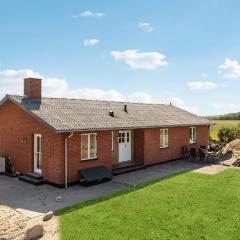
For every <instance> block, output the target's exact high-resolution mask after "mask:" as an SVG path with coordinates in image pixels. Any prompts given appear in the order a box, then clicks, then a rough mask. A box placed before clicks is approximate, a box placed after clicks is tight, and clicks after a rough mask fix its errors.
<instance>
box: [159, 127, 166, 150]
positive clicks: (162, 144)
mask: <svg viewBox="0 0 240 240" xmlns="http://www.w3.org/2000/svg"><path fill="white" fill-rule="evenodd" d="M166 147H168V129H167V128H164V129H160V148H166Z"/></svg>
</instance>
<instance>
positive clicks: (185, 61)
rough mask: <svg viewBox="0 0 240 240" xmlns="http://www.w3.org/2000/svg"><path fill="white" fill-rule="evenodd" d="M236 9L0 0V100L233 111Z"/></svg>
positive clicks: (230, 2)
mask: <svg viewBox="0 0 240 240" xmlns="http://www.w3.org/2000/svg"><path fill="white" fill-rule="evenodd" d="M239 9H240V1H237V0H225V1H223V0H222V1H221V0H219V1H216V0H208V1H197V0H196V1H190V0H189V1H187V0H183V1H173V0H172V1H171V0H170V1H157V0H147V1H144V0H141V1H139V0H138V1H137V0H128V1H127V0H125V1H124V0H123V1H110V0H105V1H100V0H96V1H80V0H78V1H73V0H71V1H56V0H51V1H47V0H41V1H30V0H24V1H23V0H22V1H21V0H16V1H13V0H2V1H1V2H0V30H1V37H0V95H1V96H3V95H4V94H6V93H22V78H24V77H26V76H39V77H42V78H43V86H44V89H43V91H44V94H45V95H47V96H54V97H60V96H66V97H79V98H94V99H95V98H97V99H110V100H122V101H142V102H164V103H169V102H172V103H173V104H175V105H177V106H179V107H182V108H185V109H187V110H190V111H193V112H195V113H198V114H202V115H205V114H218V113H226V112H235V111H240V100H239V99H238V98H237V96H239V89H240V31H239V22H240V14H239Z"/></svg>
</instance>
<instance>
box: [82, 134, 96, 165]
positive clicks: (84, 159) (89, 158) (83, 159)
mask: <svg viewBox="0 0 240 240" xmlns="http://www.w3.org/2000/svg"><path fill="white" fill-rule="evenodd" d="M91 135H94V136H95V141H96V144H95V156H94V157H90V136H91ZM82 136H88V157H87V158H82V147H83V146H82ZM96 158H97V134H96V133H84V134H81V161H86V160H91V159H96Z"/></svg>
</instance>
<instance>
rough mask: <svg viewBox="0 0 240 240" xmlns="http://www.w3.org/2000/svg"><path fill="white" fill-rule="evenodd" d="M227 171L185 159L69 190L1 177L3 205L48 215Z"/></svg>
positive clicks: (0, 201) (217, 166) (220, 167)
mask: <svg viewBox="0 0 240 240" xmlns="http://www.w3.org/2000/svg"><path fill="white" fill-rule="evenodd" d="M226 168H227V167H224V166H221V165H209V166H207V165H204V164H202V163H193V162H189V161H187V160H184V159H183V160H177V161H172V162H168V163H163V164H159V165H155V166H151V167H147V168H145V169H142V170H138V171H134V172H130V173H125V174H121V175H118V176H114V177H113V180H112V181H110V182H107V183H103V184H99V185H94V186H91V187H84V186H80V185H74V186H71V187H69V188H68V189H67V190H65V189H59V188H55V187H52V186H49V185H42V186H34V185H31V184H28V183H25V182H22V181H19V180H18V178H9V177H6V176H2V175H1V176H0V204H2V205H7V206H9V207H12V208H15V209H16V210H18V211H20V212H21V211H22V212H24V213H25V214H26V213H29V214H30V215H31V214H34V213H35V214H38V213H45V212H48V211H50V210H51V211H54V210H57V209H60V208H64V207H67V206H71V205H73V204H75V203H79V202H84V201H87V200H90V199H94V198H97V197H100V196H104V195H106V194H108V193H113V192H116V191H119V190H122V189H124V188H128V187H131V186H135V185H137V184H141V183H144V182H147V181H150V180H154V179H158V178H161V177H165V176H169V175H171V174H174V173H178V172H181V171H200V172H203V173H210V174H211V173H212V174H214V173H216V172H219V171H223V170H225V169H226ZM57 196H61V197H62V198H63V201H62V202H56V197H57ZM28 211H29V212H28ZM32 211H33V212H32Z"/></svg>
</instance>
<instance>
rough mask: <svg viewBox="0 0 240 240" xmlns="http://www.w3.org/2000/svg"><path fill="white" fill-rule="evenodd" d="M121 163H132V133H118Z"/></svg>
mask: <svg viewBox="0 0 240 240" xmlns="http://www.w3.org/2000/svg"><path fill="white" fill-rule="evenodd" d="M118 148H119V162H125V161H131V131H119V133H118Z"/></svg>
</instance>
